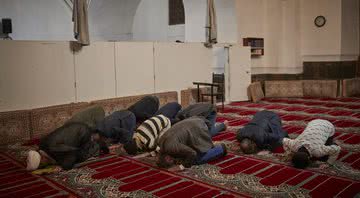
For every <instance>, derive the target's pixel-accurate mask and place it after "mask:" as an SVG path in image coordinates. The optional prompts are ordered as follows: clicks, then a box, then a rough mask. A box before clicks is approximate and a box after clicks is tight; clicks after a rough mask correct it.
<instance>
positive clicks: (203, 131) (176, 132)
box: [159, 117, 214, 166]
mask: <svg viewBox="0 0 360 198" xmlns="http://www.w3.org/2000/svg"><path fill="white" fill-rule="evenodd" d="M159 146H160V153H161V154H168V155H170V156H172V157H174V158H177V159H180V160H181V161H182V162H183V163H182V164H184V165H185V166H191V165H192V164H193V163H194V161H195V160H196V157H197V155H198V154H202V153H205V152H207V151H208V150H209V149H211V148H213V147H214V144H213V142H212V140H211V136H210V134H209V129H208V127H207V125H206V122H205V120H204V119H203V118H200V117H191V118H188V119H185V120H183V121H180V122H178V123H177V124H175V125H174V126H172V127H171V128H170V129H169V130H168V131H167V132H166V133H165V134H164V135H163V136H162V137H161V138H160V140H159Z"/></svg>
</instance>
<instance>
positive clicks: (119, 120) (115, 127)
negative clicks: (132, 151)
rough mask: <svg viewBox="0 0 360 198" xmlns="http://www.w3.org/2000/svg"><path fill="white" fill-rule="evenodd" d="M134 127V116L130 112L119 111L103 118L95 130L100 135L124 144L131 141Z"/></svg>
mask: <svg viewBox="0 0 360 198" xmlns="http://www.w3.org/2000/svg"><path fill="white" fill-rule="evenodd" d="M135 127H136V118H135V115H134V114H133V113H132V112H131V111H128V110H120V111H115V112H114V113H112V114H110V115H109V116H107V117H105V118H104V120H103V121H102V122H100V123H98V124H97V127H96V129H97V131H98V132H99V133H100V135H102V136H104V137H107V138H111V139H113V140H114V141H115V142H120V143H122V144H125V143H127V142H128V141H130V140H131V139H132V137H133V133H134V130H135Z"/></svg>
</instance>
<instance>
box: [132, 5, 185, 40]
mask: <svg viewBox="0 0 360 198" xmlns="http://www.w3.org/2000/svg"><path fill="white" fill-rule="evenodd" d="M168 15H169V2H168V0H152V1H149V0H142V1H141V2H140V4H139V6H138V8H137V10H136V14H135V17H134V23H133V27H132V31H133V40H134V41H176V40H181V41H184V39H185V25H171V26H169V25H168V24H169V16H168Z"/></svg>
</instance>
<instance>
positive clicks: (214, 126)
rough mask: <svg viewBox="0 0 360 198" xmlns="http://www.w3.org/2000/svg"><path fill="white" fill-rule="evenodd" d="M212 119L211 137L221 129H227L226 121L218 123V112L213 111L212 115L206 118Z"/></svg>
mask: <svg viewBox="0 0 360 198" xmlns="http://www.w3.org/2000/svg"><path fill="white" fill-rule="evenodd" d="M206 119H207V120H209V121H210V128H209V132H210V135H211V137H213V136H215V135H217V134H218V133H220V132H221V131H223V130H225V124H224V123H216V112H215V111H213V112H211V113H210V115H209V116H208V117H207V118H206Z"/></svg>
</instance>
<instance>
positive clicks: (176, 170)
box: [168, 165, 185, 172]
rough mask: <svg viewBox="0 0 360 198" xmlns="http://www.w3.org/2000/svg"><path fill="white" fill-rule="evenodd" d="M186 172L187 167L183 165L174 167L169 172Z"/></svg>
mask: <svg viewBox="0 0 360 198" xmlns="http://www.w3.org/2000/svg"><path fill="white" fill-rule="evenodd" d="M184 170H185V167H184V166H183V165H179V166H173V167H171V168H169V169H168V171H171V172H181V171H184Z"/></svg>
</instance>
